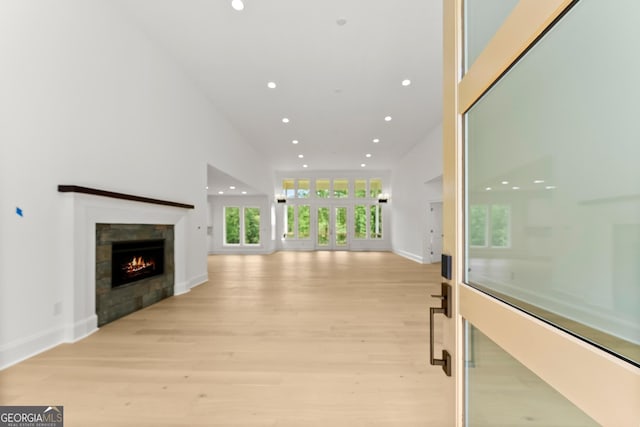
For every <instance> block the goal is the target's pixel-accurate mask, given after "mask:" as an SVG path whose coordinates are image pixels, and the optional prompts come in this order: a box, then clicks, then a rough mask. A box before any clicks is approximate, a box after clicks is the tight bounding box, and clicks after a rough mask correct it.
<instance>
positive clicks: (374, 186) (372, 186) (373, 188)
mask: <svg viewBox="0 0 640 427" xmlns="http://www.w3.org/2000/svg"><path fill="white" fill-rule="evenodd" d="M380 194H382V180H381V179H379V178H373V179H370V180H369V195H370V196H371V197H378V195H380Z"/></svg>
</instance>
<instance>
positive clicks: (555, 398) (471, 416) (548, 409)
mask: <svg viewBox="0 0 640 427" xmlns="http://www.w3.org/2000/svg"><path fill="white" fill-rule="evenodd" d="M465 324H466V331H467V334H466V336H467V342H466V346H465V347H466V363H465V365H466V374H467V386H468V389H467V393H468V398H467V408H466V414H467V420H466V425H467V426H469V427H495V426H509V427H517V426H530V427H548V426H555V427H577V426H581V427H589V426H598V425H599V424H598V423H596V422H595V421H594V420H593V419H591V418H590V417H589V416H587V415H586V414H585V413H584V412H582V411H581V410H580V409H579V408H577V407H576V406H575V405H574V404H573V403H571V402H569V401H568V400H567V399H566V398H565V397H564V396H562V395H561V394H560V393H558V392H557V391H556V390H554V389H553V388H552V387H551V386H550V385H549V384H547V383H546V382H544V381H543V380H542V379H541V378H540V377H538V376H537V375H536V374H534V373H533V372H531V371H530V370H529V369H528V368H527V367H525V366H524V365H522V364H521V363H519V362H518V361H517V360H516V359H514V358H513V357H512V356H511V355H509V353H507V352H506V351H505V350H503V349H502V348H501V347H499V346H498V345H497V344H496V343H494V342H493V341H491V340H490V339H489V338H488V337H487V336H486V335H484V334H483V333H482V332H481V331H480V330H479V329H477V328H475V327H474V326H473V325H472V324H471V323H469V322H466V323H465ZM505 387H507V388H508V390H505Z"/></svg>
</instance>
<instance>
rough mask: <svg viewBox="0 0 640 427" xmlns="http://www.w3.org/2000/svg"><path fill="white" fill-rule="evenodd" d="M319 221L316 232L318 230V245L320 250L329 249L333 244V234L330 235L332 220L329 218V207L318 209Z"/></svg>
mask: <svg viewBox="0 0 640 427" xmlns="http://www.w3.org/2000/svg"><path fill="white" fill-rule="evenodd" d="M316 212H317V215H316V217H317V221H316V230H317V240H316V243H317V245H318V247H319V248H325V249H328V248H329V245H330V244H331V234H330V230H331V227H330V224H331V223H330V218H329V216H330V215H329V212H330V210H329V208H328V207H319V208H318V209H317V211H316Z"/></svg>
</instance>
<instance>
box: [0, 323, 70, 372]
mask: <svg viewBox="0 0 640 427" xmlns="http://www.w3.org/2000/svg"><path fill="white" fill-rule="evenodd" d="M64 335H65V328H54V329H49V330H47V331H43V332H40V333H37V334H33V335H31V336H28V337H23V338H19V339H17V340H13V341H11V342H9V343H7V344H5V345H3V346H2V347H0V370H2V369H5V368H8V367H10V366H13V365H15V364H17V363H20V362H22V361H23V360H26V359H29V358H30V357H33V356H35V355H37V354H40V353H42V352H44V351H47V350H49V349H51V348H53V347H55V346H57V345H58V344H60V343H62V342H64Z"/></svg>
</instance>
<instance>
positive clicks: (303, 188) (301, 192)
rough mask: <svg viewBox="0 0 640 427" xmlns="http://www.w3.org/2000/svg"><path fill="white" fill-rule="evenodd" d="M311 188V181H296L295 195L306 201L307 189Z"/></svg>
mask: <svg viewBox="0 0 640 427" xmlns="http://www.w3.org/2000/svg"><path fill="white" fill-rule="evenodd" d="M310 186H311V181H309V180H308V179H299V180H298V190H297V191H296V195H297V196H298V198H300V199H306V198H308V197H309V189H310Z"/></svg>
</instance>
